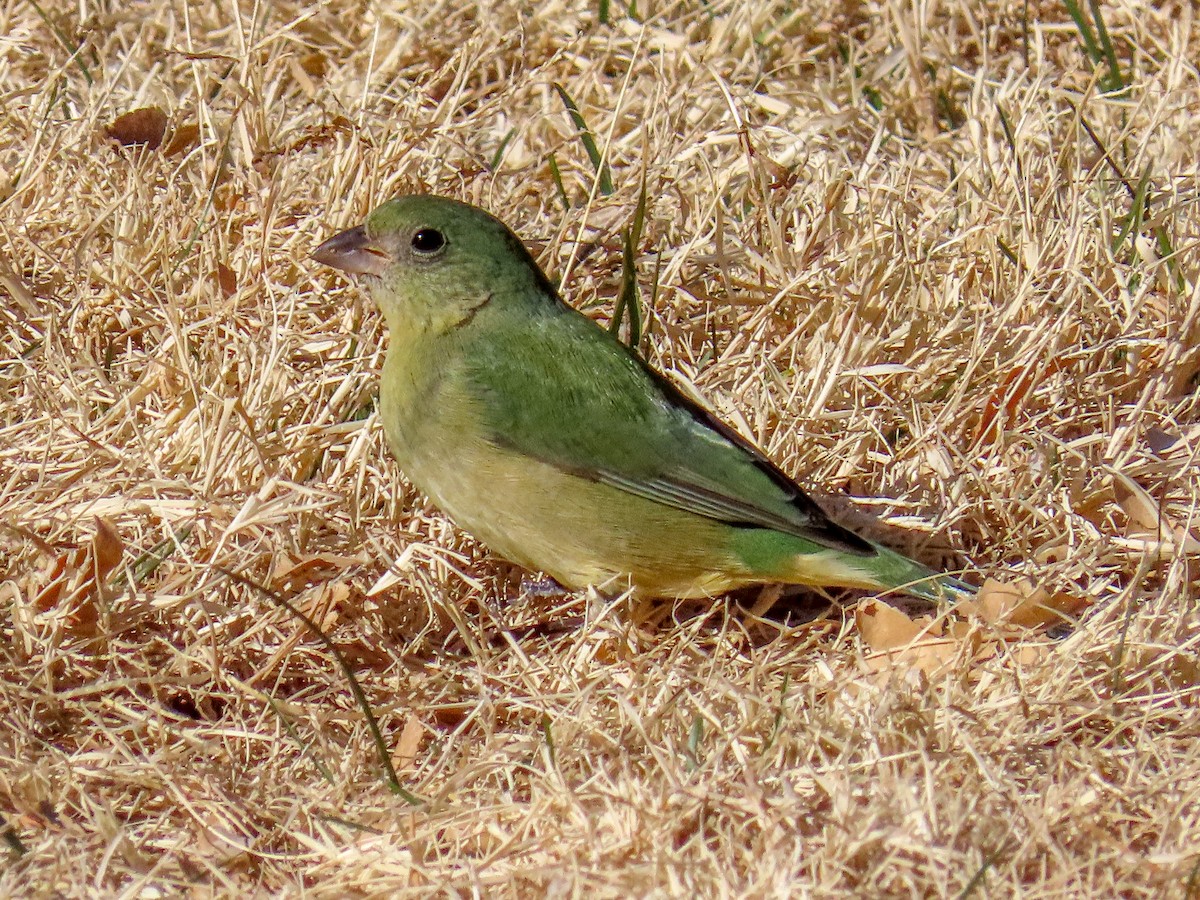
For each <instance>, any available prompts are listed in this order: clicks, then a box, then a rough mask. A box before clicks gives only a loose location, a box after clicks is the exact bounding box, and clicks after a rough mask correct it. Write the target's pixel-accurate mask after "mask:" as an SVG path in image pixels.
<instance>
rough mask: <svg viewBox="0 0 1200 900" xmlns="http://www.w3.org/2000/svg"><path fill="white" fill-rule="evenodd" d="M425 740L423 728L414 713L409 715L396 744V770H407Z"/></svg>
mask: <svg viewBox="0 0 1200 900" xmlns="http://www.w3.org/2000/svg"><path fill="white" fill-rule="evenodd" d="M424 739H425V726H424V725H422V724H421V720H420V719H419V718H417V716H416V714H415V713H409V715H408V718H407V719H405V720H404V730H403V731H401V732H400V740H399V741H398V742H397V743H396V755H395V763H396V768H397V769H398V770H399V769H407V768H409V767H410V766H411V765H412V764H413V761H414V760H416V758H417V753H419V752H420V750H421V744H422V743H423V742H424Z"/></svg>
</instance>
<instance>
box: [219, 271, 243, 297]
mask: <svg viewBox="0 0 1200 900" xmlns="http://www.w3.org/2000/svg"><path fill="white" fill-rule="evenodd" d="M216 279H217V286H218V287H220V289H221V295H222V296H223V297H225V299H226V300H228V299H229V298H230V297H232V296H233V295H234V294H236V293H237V289H238V283H237V274H236V273H235V272H234V271H233V269H231V268H229V266H227V265H225V263H217V271H216Z"/></svg>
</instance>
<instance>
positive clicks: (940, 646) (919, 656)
mask: <svg viewBox="0 0 1200 900" xmlns="http://www.w3.org/2000/svg"><path fill="white" fill-rule="evenodd" d="M972 649H973V648H972ZM962 653H963V642H962V641H960V640H958V639H956V638H949V637H941V638H939V637H930V638H926V639H925V640H921V641H917V642H915V643H913V644H909V645H908V646H906V647H902V648H899V649H897V650H882V651H879V652H877V653H871V654H868V655H867V656H866V657H865V658H864V660H863V662H864V663H866V666H867V668H868V669H870V670H871V671H872V672H875V673H878V674H883V675H890V674H891V673H892V672H893V671H894V670H897V669H901V670H904V671H906V672H912V671H916V672H923V673H925V674H926V675H928V676H929V677H931V678H932V677H934V676H936V675H939V674H940V673H942V672H944V671H945V670H946V668H947V667H949V666H950V665H952V664H953V663H954V661H955V660H956V659H958V658H959V657H960V655H961V654H962Z"/></svg>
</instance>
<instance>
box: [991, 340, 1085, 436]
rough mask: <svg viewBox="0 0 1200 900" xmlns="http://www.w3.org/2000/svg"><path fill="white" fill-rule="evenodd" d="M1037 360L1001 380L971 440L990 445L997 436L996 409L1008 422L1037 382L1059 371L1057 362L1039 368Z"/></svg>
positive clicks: (1018, 368) (999, 420) (1059, 362)
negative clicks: (1002, 411) (1001, 411)
mask: <svg viewBox="0 0 1200 900" xmlns="http://www.w3.org/2000/svg"><path fill="white" fill-rule="evenodd" d="M1040 362H1041V361H1040V360H1035V361H1034V362H1031V363H1028V364H1026V365H1024V366H1018V367H1017V368H1015V369H1013V370H1012V371H1010V372H1009V373H1008V375H1006V376H1005V377H1004V381H1002V382H1001V383H1000V384H999V385H998V386H997V387H996V389H995V390H994V391H992V393H991V396H989V397H988V398H987V402H986V403H985V404H984V407H983V417H982V418H981V419H980V420H979V428H978V429H977V430H976V432H975V440H976V441H977V442H978V441H984V442H986V443H989V444H990V443H992V442H994V441H995V440H996V438H997V437H998V436H999V428H1000V423H1001V419H1000V410H1001V408H1003V410H1004V421H1006V422H1011V421H1012V419H1013V416H1014V415H1016V412H1017V410H1018V409H1020V407H1021V403H1022V402H1023V401H1024V400H1025V397H1026V396H1027V395H1028V394H1029V392H1030V391H1031V390H1033V388H1034V387H1035V386H1036V385H1037V383H1038V382H1039V381H1040V380H1041V379H1043V378H1046V377H1048V376H1050V375H1053V374H1054V373H1055V372H1058V371H1059V370H1060V369H1062V368H1063V362H1062V360H1060V359H1057V358H1056V359H1052V360H1050V361H1049V362H1047V363H1046V364H1045V368H1041V366H1040Z"/></svg>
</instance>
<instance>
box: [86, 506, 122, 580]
mask: <svg viewBox="0 0 1200 900" xmlns="http://www.w3.org/2000/svg"><path fill="white" fill-rule="evenodd" d="M92 518H93V519H94V521H95V522H96V533H95V534H94V535H92V559H93V561H94V563H95V567H96V569H95V571H96V583H97V584H103V582H104V580H105V579H106V578H108V575H109V573H110V572H112V570H113V569H115V568H116V567H117V566H119V565H120V564H121V556H122V555H123V554H124V553H125V542H124V541H122V540H121V536H120V535H119V534H117V529H116V528H114V527H113V525H112V523H111V522H109V521H108V520H107V519H105V518H103V517H102V516H93V517H92Z"/></svg>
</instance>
